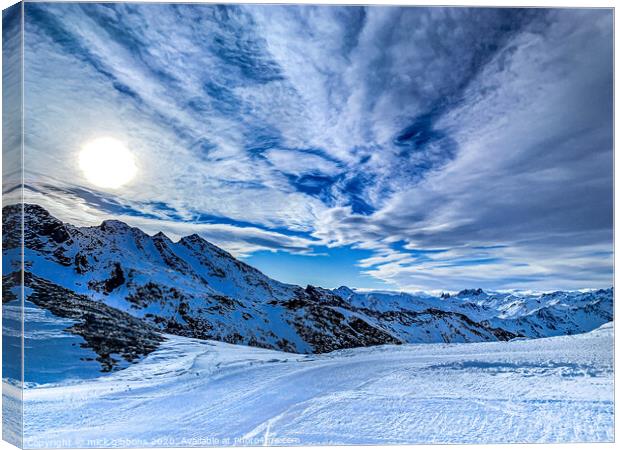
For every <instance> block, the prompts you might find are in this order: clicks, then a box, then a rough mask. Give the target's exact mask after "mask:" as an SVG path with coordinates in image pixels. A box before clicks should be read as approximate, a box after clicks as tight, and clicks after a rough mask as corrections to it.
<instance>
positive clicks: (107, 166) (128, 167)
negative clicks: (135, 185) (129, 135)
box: [79, 137, 138, 188]
mask: <svg viewBox="0 0 620 450" xmlns="http://www.w3.org/2000/svg"><path fill="white" fill-rule="evenodd" d="M79 162H80V168H81V169H82V172H84V176H85V177H86V178H87V179H88V181H90V182H91V183H93V184H94V185H96V186H99V187H102V188H119V187H121V186H123V185H124V184H127V183H128V182H130V181H131V180H132V179H133V177H134V176H135V175H136V172H137V170H138V168H137V167H136V163H135V160H134V157H133V155H132V154H131V152H130V151H129V149H128V148H127V146H126V145H125V144H124V143H122V142H121V141H118V140H116V139H113V138H107V137H103V138H98V139H95V140H92V141H90V142H88V143H87V144H86V145H84V147H83V148H82V151H81V152H80V156H79Z"/></svg>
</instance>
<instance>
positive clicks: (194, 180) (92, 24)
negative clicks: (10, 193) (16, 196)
mask: <svg viewBox="0 0 620 450" xmlns="http://www.w3.org/2000/svg"><path fill="white" fill-rule="evenodd" d="M25 43H26V56H25V58H26V70H27V74H26V80H25V81H26V88H27V92H28V95H27V98H26V124H27V136H26V152H27V156H30V158H29V161H30V162H29V165H28V166H27V171H28V176H27V178H28V179H27V181H28V183H29V184H30V185H31V187H32V189H31V191H30V192H32V195H33V196H34V197H33V198H36V199H37V200H38V201H46V202H47V205H48V206H49V207H50V208H52V209H54V208H55V210H56V212H57V213H58V214H60V215H61V216H63V218H68V219H71V220H72V221H74V222H80V221H81V222H89V220H90V218H91V217H92V218H97V220H98V219H99V218H101V217H104V216H105V217H109V216H114V217H119V218H122V219H126V220H129V221H131V222H132V224H134V225H136V226H141V227H143V228H145V229H149V230H151V229H153V230H155V229H157V228H158V227H159V228H160V229H164V230H165V231H166V232H167V233H169V234H171V235H175V236H180V235H183V234H189V233H188V231H189V228H194V230H193V231H192V232H195V231H196V229H195V228H196V227H198V229H199V230H200V232H202V233H203V234H205V236H206V237H208V238H209V237H210V238H211V239H213V240H214V242H216V243H218V244H220V245H223V246H224V247H226V248H228V249H231V250H233V251H234V252H236V253H237V254H241V255H246V256H247V255H251V254H252V253H253V252H256V251H258V250H265V249H268V250H273V251H277V250H283V251H288V252H301V253H304V252H312V249H313V248H315V247H317V246H323V245H327V246H331V247H332V248H335V247H348V246H353V247H357V248H360V249H368V250H372V251H373V252H374V256H371V257H369V258H365V259H363V260H360V261H359V262H358V264H359V270H360V271H363V272H365V273H368V274H370V275H372V276H373V277H375V278H377V279H379V280H382V281H385V282H386V283H388V284H389V285H391V286H394V287H398V288H402V289H420V288H424V289H458V288H461V287H463V286H470V285H476V286H478V285H479V286H483V287H491V288H500V287H501V288H503V287H524V288H581V287H598V286H606V285H609V284H611V282H612V280H611V274H612V261H611V253H610V252H611V250H612V214H611V213H612V181H613V179H612V169H611V160H612V109H611V108H612V15H611V13H610V11H609V10H568V9H567V10H564V9H554V10H546V9H493V8H398V7H335V6H308V5H304V6H264V5H244V6H232V5H229V6H216V5H197V4H194V5H182V4H178V5H174V4H173V5H163V4H158V5H154V4H40V3H37V4H27V5H26V42H25ZM100 135H110V136H114V137H117V138H119V139H122V140H124V141H126V142H127V143H128V145H129V147H130V148H131V150H132V152H134V154H135V155H136V159H137V161H138V164H139V176H138V177H137V178H136V180H135V182H133V183H132V184H130V185H128V186H126V187H125V188H124V189H123V190H122V191H118V192H101V191H99V190H97V189H96V188H95V187H93V186H91V185H90V184H89V182H88V180H86V179H84V178H83V176H82V175H81V173H80V172H79V170H78V169H77V165H76V155H77V152H79V149H80V146H81V145H82V144H83V143H84V142H87V141H88V140H90V139H93V138H95V137H98V136H100ZM59 180H62V182H61V181H59ZM54 187H56V191H54ZM58 189H60V190H61V191H62V192H60V191H59V190H58ZM43 194H45V195H46V196H47V200H44V197H43V196H42V195H43ZM70 205H79V208H77V209H75V208H74V209H73V211H74V212H73V213H72V210H71V207H70ZM75 211H77V212H79V213H77V212H75ZM87 218H88V219H87ZM207 218H208V223H206V222H205V220H206V219H207ZM291 270H294V268H292V269H291ZM346 282H347V281H346V280H342V283H343V284H344V283H346Z"/></svg>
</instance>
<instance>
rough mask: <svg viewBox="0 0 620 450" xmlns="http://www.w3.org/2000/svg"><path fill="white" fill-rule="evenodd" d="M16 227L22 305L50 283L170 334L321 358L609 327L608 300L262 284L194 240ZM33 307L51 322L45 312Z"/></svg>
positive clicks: (31, 215) (31, 219)
mask: <svg viewBox="0 0 620 450" xmlns="http://www.w3.org/2000/svg"><path fill="white" fill-rule="evenodd" d="M24 219H25V223H24V227H25V229H24V242H25V267H26V272H27V276H26V280H25V283H26V286H27V287H28V288H29V289H28V290H27V292H28V293H29V296H32V295H33V293H35V294H36V292H39V291H37V289H36V287H37V286H41V285H42V284H43V283H46V284H45V285H46V286H47V287H50V286H51V287H52V288H53V290H54V291H55V292H58V291H59V290H64V291H62V292H70V293H71V295H74V296H76V298H79V299H80V301H85V300H88V301H92V302H98V303H100V304H104V305H106V306H108V307H111V308H114V309H116V310H119V311H120V312H122V313H125V314H129V315H130V316H132V317H135V318H138V319H142V322H144V323H146V324H147V325H148V327H149V329H151V328H154V329H157V330H159V331H161V332H165V333H170V334H176V335H182V336H188V337H195V338H202V339H214V340H219V341H224V342H228V343H235V344H244V345H250V346H256V347H264V348H271V349H278V350H284V351H290V352H297V353H323V352H328V351H332V350H336V349H342V348H351V347H361V346H370V345H378V344H398V343H430V342H481V341H497V340H509V339H512V338H515V337H517V336H524V337H542V336H552V335H556V334H571V333H580V332H584V331H589V330H592V329H594V328H596V327H597V326H600V325H602V324H603V323H606V322H608V321H610V320H612V310H613V308H612V297H613V292H612V290H611V289H609V290H604V291H597V292H589V293H579V292H573V293H566V292H556V293H552V294H545V295H542V296H534V295H524V296H520V295H514V294H487V293H485V292H483V291H481V290H468V291H463V292H461V293H459V294H458V295H456V296H452V297H449V296H442V297H435V296H430V295H411V294H397V293H360V292H356V291H355V290H352V289H349V288H345V287H343V288H339V289H335V290H327V289H322V288H319V287H314V286H307V287H306V288H303V287H300V286H295V285H289V284H285V283H281V282H279V281H276V280H273V279H271V278H269V277H268V276H266V275H265V274H263V273H261V272H260V271H259V270H257V269H255V268H253V267H251V266H249V265H247V264H245V263H243V262H242V261H239V260H237V259H236V258H234V257H233V256H232V255H231V254H229V253H227V252H226V251H224V250H222V249H220V248H218V247H217V246H215V245H213V244H211V243H209V242H207V241H206V240H204V239H203V238H201V237H200V236H198V235H191V236H187V237H184V238H182V239H180V240H179V241H178V242H173V241H171V240H170V239H169V238H168V237H166V236H165V235H164V234H162V233H158V234H156V235H154V236H149V235H147V234H146V233H144V232H142V231H141V230H139V229H137V228H132V227H130V226H128V225H127V224H125V223H122V222H119V221H114V220H108V221H104V222H103V223H102V224H101V225H99V226H94V227H76V226H73V225H70V224H66V223H63V222H61V221H60V220H58V219H56V218H54V217H53V216H51V215H50V214H49V213H48V212H47V211H46V210H45V209H43V208H42V207H40V206H37V205H25V206H24ZM20 220H21V208H20V207H19V206H7V207H5V208H4V209H3V226H4V230H5V238H4V248H3V252H4V255H5V268H4V273H5V289H4V290H3V291H4V292H7V291H8V292H10V291H11V271H14V270H16V268H11V267H10V258H11V252H13V251H14V249H15V248H17V247H18V246H19V236H10V234H9V235H6V231H7V230H17V229H19V228H18V224H19V221H20ZM7 264H8V265H7ZM35 285H36V286H35ZM10 298H11V295H8V296H7V295H5V296H4V299H5V301H10ZM35 300H36V299H35ZM37 305H38V306H40V307H43V308H47V309H49V310H51V311H52V312H54V309H52V308H53V305H51V303H50V302H49V301H48V302H43V301H41V300H40V299H39V302H38V303H37Z"/></svg>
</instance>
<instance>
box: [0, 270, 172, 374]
mask: <svg viewBox="0 0 620 450" xmlns="http://www.w3.org/2000/svg"><path fill="white" fill-rule="evenodd" d="M20 278H21V274H20V273H19V272H15V273H12V274H9V275H6V276H4V277H3V280H2V281H3V286H2V287H3V302H6V301H10V300H15V299H16V297H15V296H14V295H12V294H9V295H8V296H7V293H10V291H11V290H12V289H13V288H14V287H17V286H19V281H20ZM24 286H25V287H26V288H28V289H29V290H30V291H31V292H30V294H29V295H28V301H30V302H32V303H34V304H35V305H37V306H39V307H41V308H44V309H47V310H48V311H50V312H51V313H52V314H54V315H56V316H58V317H63V318H68V319H74V320H76V321H77V323H76V324H75V325H73V326H71V327H70V328H68V329H67V330H66V331H68V332H70V333H73V334H76V335H79V336H81V337H82V338H83V339H84V340H85V341H86V342H85V343H84V344H82V346H83V347H86V348H90V349H92V350H93V351H94V352H95V353H97V355H98V357H97V361H99V363H100V364H101V367H102V371H103V372H110V371H113V370H116V369H117V368H118V364H119V361H118V360H117V359H116V358H115V357H114V355H119V356H120V357H122V358H123V359H125V360H126V361H127V362H133V361H136V360H137V359H139V358H141V357H144V356H146V355H148V354H149V353H151V352H153V351H154V350H156V349H157V347H158V346H159V344H160V343H161V342H163V341H164V337H163V336H162V335H161V334H160V333H158V332H157V331H156V330H155V329H153V328H152V327H151V326H149V325H147V324H146V323H144V322H143V321H142V320H139V319H136V318H135V317H132V316H130V315H129V314H127V313H124V312H122V311H119V310H117V309H115V308H112V307H109V306H107V305H105V304H103V303H101V302H95V301H92V300H89V299H88V297H86V296H83V295H79V294H76V293H75V292H73V291H70V290H69V289H65V288H63V287H61V286H58V285H57V284H54V283H52V282H50V281H48V280H44V279H43V278H39V277H37V276H35V275H33V274H31V273H29V272H26V273H25V274H24Z"/></svg>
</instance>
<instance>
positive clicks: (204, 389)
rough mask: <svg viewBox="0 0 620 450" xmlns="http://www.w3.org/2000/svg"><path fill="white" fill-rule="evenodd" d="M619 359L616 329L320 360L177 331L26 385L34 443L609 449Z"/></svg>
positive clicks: (383, 349)
mask: <svg viewBox="0 0 620 450" xmlns="http://www.w3.org/2000/svg"><path fill="white" fill-rule="evenodd" d="M612 358H613V326H612V324H611V323H609V324H606V325H604V326H602V327H600V328H598V329H596V330H594V331H592V332H589V333H586V334H580V335H574V336H559V337H551V338H542V339H533V340H515V341H510V342H485V343H465V344H408V345H402V346H393V345H386V346H377V347H370V348H358V349H349V350H340V351H336V352H332V353H328V354H322V355H296V354H291V353H283V352H278V351H274V350H265V349H260V348H252V347H247V346H238V345H232V344H225V343H221V342H213V341H203V340H197V339H191V338H185V337H180V336H172V335H168V336H167V340H166V341H165V342H164V343H163V344H162V345H161V346H160V347H159V349H158V350H156V351H155V352H153V353H151V354H150V355H148V356H147V357H146V358H145V359H143V360H142V361H140V362H139V363H137V364H133V365H131V366H129V367H128V368H127V369H124V370H122V371H119V372H114V373H111V374H107V375H104V376H101V377H99V378H97V379H91V380H82V381H74V382H66V383H62V384H46V385H39V386H36V387H31V388H28V389H26V390H25V392H24V400H25V406H24V414H25V420H24V422H25V424H26V428H25V445H26V447H52V446H63V447H67V446H69V447H114V446H133V447H136V446H192V445H194V446H205V445H231V444H236V445H257V444H271V445H278V444H282V445H290V444H295V445H296V444H326V443H329V444H339V443H342V444H385V443H457V442H460V443H488V442H569V441H592V442H593V441H612V440H613V438H614V435H613V360H612ZM14 394H15V393H14V392H13V394H12V390H11V389H7V385H5V390H4V401H5V404H7V403H8V404H10V402H11V401H12V400H13V399H12V395H14ZM227 440H228V441H227Z"/></svg>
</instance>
